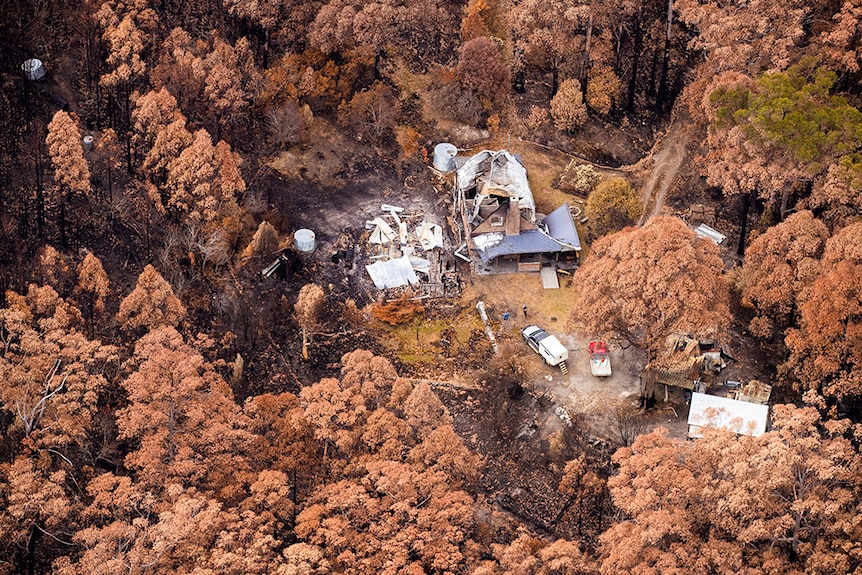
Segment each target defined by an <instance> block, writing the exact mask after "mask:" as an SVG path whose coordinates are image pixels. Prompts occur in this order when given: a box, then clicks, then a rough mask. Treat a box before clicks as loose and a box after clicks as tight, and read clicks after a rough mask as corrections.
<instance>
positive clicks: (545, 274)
mask: <svg viewBox="0 0 862 575" xmlns="http://www.w3.org/2000/svg"><path fill="white" fill-rule="evenodd" d="M540 271H541V273H542V287H544V288H545V289H558V288H559V287H560V280H559V278H558V277H557V270H556V269H554V268H545V267H543V268H542V269H541V270H540Z"/></svg>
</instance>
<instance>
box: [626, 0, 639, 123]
mask: <svg viewBox="0 0 862 575" xmlns="http://www.w3.org/2000/svg"><path fill="white" fill-rule="evenodd" d="M642 12H643V5H641V6H639V7H638V11H637V14H636V15H635V22H634V32H635V45H634V54H633V56H632V75H631V78H629V92H628V101H627V102H626V111H628V112H629V113H631V112H634V110H635V91H636V89H637V83H638V66H639V63H640V55H641V48H642V46H641V45H642V44H643V32H642V30H641V13H642Z"/></svg>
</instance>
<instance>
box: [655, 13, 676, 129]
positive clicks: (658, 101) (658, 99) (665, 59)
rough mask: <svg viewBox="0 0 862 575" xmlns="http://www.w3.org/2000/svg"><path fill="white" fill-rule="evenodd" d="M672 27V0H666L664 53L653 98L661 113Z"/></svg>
mask: <svg viewBox="0 0 862 575" xmlns="http://www.w3.org/2000/svg"><path fill="white" fill-rule="evenodd" d="M672 28H673V0H667V34H666V35H665V38H664V55H663V56H662V62H661V76H660V77H659V82H658V96H657V97H656V100H655V109H656V112H658V113H661V112H662V110H664V103H665V100H666V99H667V73H668V66H669V60H670V40H671V29H672Z"/></svg>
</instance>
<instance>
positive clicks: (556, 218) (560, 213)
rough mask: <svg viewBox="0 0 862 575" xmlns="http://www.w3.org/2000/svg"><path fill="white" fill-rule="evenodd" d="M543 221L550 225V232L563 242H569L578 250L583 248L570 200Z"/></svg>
mask: <svg viewBox="0 0 862 575" xmlns="http://www.w3.org/2000/svg"><path fill="white" fill-rule="evenodd" d="M542 223H543V224H545V225H546V226H548V233H549V234H551V235H552V236H553V237H554V238H556V239H558V240H560V241H561V242H563V243H566V244H569V245H570V246H572V247H573V248H574V249H576V250H580V249H581V238H580V237H578V229H577V228H576V227H575V220H573V219H572V212H571V211H570V210H569V204H568V202H566V203H564V204H563V205H562V206H560V207H559V208H557V209H556V210H554V211H553V212H551V213H550V214H548V215H547V216H546V217H545V219H544V220H542Z"/></svg>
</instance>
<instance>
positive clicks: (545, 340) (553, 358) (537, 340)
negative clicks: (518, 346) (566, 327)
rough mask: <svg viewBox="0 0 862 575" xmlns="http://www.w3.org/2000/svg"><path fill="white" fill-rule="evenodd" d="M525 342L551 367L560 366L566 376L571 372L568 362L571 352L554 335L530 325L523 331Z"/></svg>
mask: <svg viewBox="0 0 862 575" xmlns="http://www.w3.org/2000/svg"><path fill="white" fill-rule="evenodd" d="M521 335H522V336H523V338H524V341H526V342H527V345H529V346H530V347H531V348H533V351H535V352H536V353H538V354H539V355H541V356H542V358H543V359H544V360H545V363H547V364H548V365H551V366H559V367H560V371H562V372H563V373H564V374H565V373H568V372H569V369H568V367H567V366H566V361H568V359H569V350H567V349H566V346H564V345H563V344H562V343H560V340H558V339H557V338H556V337H554V336H553V335H548V334H547V333H546V332H545V330H543V329H542V328H540V327H539V326H536V325H528V326H527V327H525V328H524V329H522V330H521Z"/></svg>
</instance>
